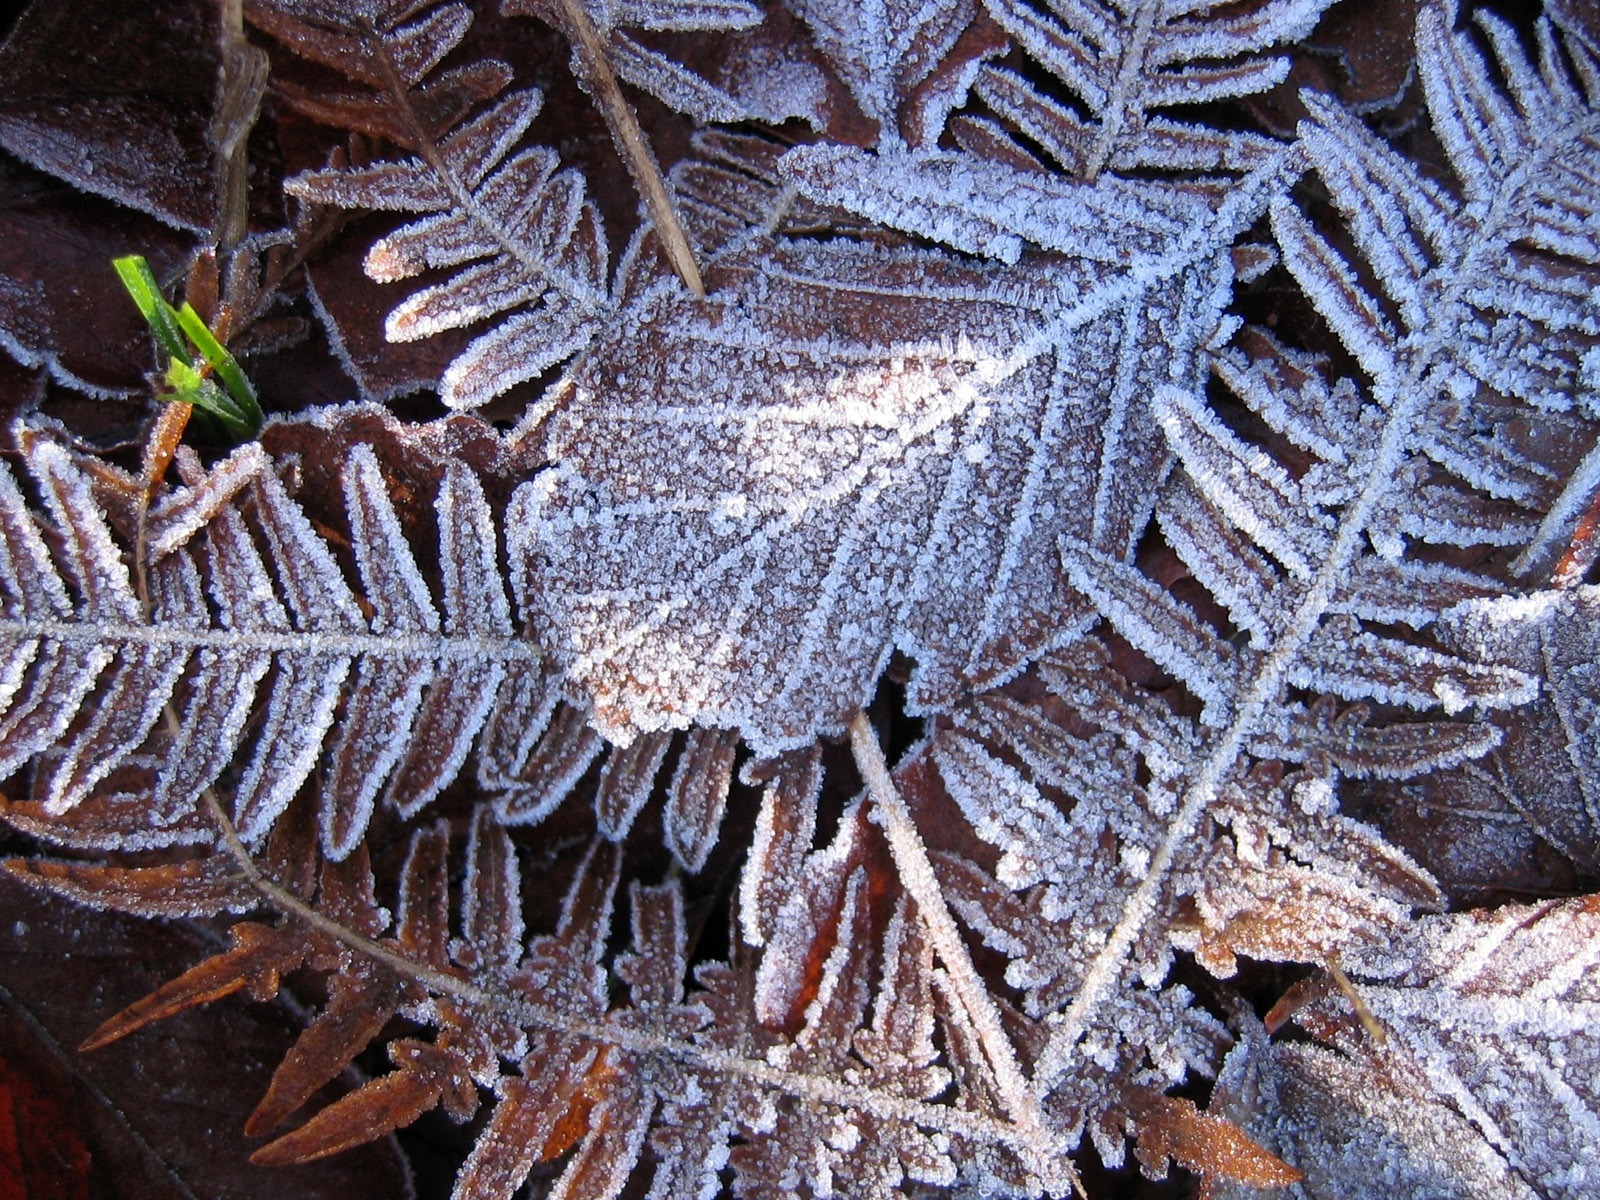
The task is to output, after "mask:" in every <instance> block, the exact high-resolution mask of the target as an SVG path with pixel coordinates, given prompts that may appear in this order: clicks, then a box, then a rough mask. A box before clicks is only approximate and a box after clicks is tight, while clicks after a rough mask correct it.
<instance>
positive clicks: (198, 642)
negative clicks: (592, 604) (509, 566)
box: [0, 434, 541, 858]
mask: <svg viewBox="0 0 1600 1200" xmlns="http://www.w3.org/2000/svg"><path fill="white" fill-rule="evenodd" d="M23 442H24V446H25V451H26V462H27V465H28V469H29V472H30V474H31V475H32V476H33V478H34V480H35V481H36V485H37V487H38V488H39V491H40V493H41V495H42V496H43V498H44V500H45V508H46V511H47V513H48V515H49V519H50V525H51V528H52V530H53V531H54V533H55V535H56V538H57V545H58V549H57V550H56V551H55V553H54V554H52V553H51V552H50V551H49V550H48V549H47V548H46V543H45V541H44V540H43V538H42V536H41V529H40V526H39V523H38V521H37V519H36V518H35V517H34V516H33V515H32V514H31V513H30V512H29V511H28V509H27V508H26V506H25V504H24V502H23V498H22V493H21V491H20V489H19V487H18V485H17V483H16V482H15V480H14V479H13V478H12V477H11V476H10V474H9V473H7V474H6V475H5V476H4V477H3V478H0V520H3V522H4V526H5V529H6V531H7V532H6V537H5V541H6V555H5V560H4V562H3V564H0V568H3V576H4V579H3V586H4V589H5V592H6V596H7V611H6V619H5V626H4V637H5V644H6V649H5V654H6V681H5V689H4V701H5V709H4V714H3V716H0V736H3V738H4V744H5V748H6V754H5V758H4V760H3V762H0V769H3V771H4V773H5V774H7V775H10V774H14V773H15V772H16V771H18V770H19V769H20V768H21V767H22V766H24V765H25V764H26V763H28V762H29V761H33V762H34V763H35V771H34V795H35V798H36V803H37V804H38V806H39V807H40V808H41V810H42V812H43V813H44V814H61V813H65V812H66V811H67V810H69V809H72V808H74V807H75V806H77V805H80V804H83V803H85V802H87V801H90V800H91V799H95V800H96V802H99V800H100V798H101V793H103V792H104V791H105V790H106V788H108V787H110V788H113V790H120V789H125V788H129V787H132V788H135V789H136V790H143V791H147V792H148V795H149V809H150V812H151V813H152V814H153V815H152V819H151V823H150V828H149V829H148V830H147V832H146V834H145V840H146V841H148V842H151V843H160V842H162V841H164V840H166V838H165V837H164V832H163V827H164V826H171V827H172V829H173V831H174V832H176V833H178V834H183V833H184V832H185V831H186V830H187V829H188V828H189V824H188V823H186V820H187V818H188V814H190V813H191V812H192V811H193V809H194V806H195V804H196V802H197V800H198V798H199V796H200V794H201V792H202V791H203V790H204V789H207V788H212V787H223V783H222V781H223V779H224V774H225V773H226V786H225V787H223V790H224V791H225V792H226V793H227V794H228V795H229V796H230V797H231V802H232V812H233V816H234V819H235V821H236V823H237V824H238V826H239V829H240V831H241V833H242V834H243V835H244V836H245V837H246V838H247V839H249V840H250V841H253V842H254V841H259V840H260V839H261V838H262V837H263V836H264V835H265V834H266V833H267V832H268V830H270V829H271V827H272V826H273V824H274V822H275V821H276V820H277V818H278V817H279V815H280V814H281V813H282V812H283V810H284V808H285V807H286V806H287V805H288V804H289V802H290V801H291V800H292V799H293V798H294V797H295V795H296V794H297V793H298V792H299V791H300V789H301V787H302V785H303V784H305V782H306V781H307V780H308V779H309V778H310V777H311V775H312V773H313V772H314V771H317V772H319V773H320V775H321V777H322V788H321V795H322V798H323V799H322V812H321V818H320V820H321V827H322V838H323V842H324V845H325V847H326V849H327V851H328V852H329V853H330V854H331V855H333V856H334V857H336V858H337V857H343V856H344V855H346V854H348V853H349V852H350V851H351V849H352V848H353V847H355V846H356V845H357V843H359V842H360V840H361V838H362V836H363V835H364V833H365V830H366V827H367V823H368V820H369V819H370V816H371V814H372V811H373V806H374V804H375V803H376V802H377V801H378V800H379V799H380V797H381V798H382V799H384V800H385V801H386V802H387V803H389V804H391V805H393V806H395V807H396V808H397V809H398V810H399V811H401V812H402V813H406V814H411V813H414V812H416V811H417V810H418V809H419V808H421V807H422V806H423V805H425V804H427V803H428V801H429V800H430V799H431V798H432V797H434V796H435V795H437V794H438V792H439V791H440V790H442V789H443V788H444V787H445V786H446V785H448V784H449V783H450V781H451V780H452V779H453V778H454V777H455V776H456V775H457V774H458V773H459V771H460V769H461V766H462V764H463V762H464V761H465V759H466V756H467V754H468V752H469V750H470V749H471V746H472V743H473V740H474V738H475V737H476V736H477V734H478V732H479V730H480V728H481V727H483V725H484V723H485V721H486V720H487V719H488V717H489V714H490V710H491V709H492V708H495V707H496V706H504V705H506V704H508V703H511V702H512V701H513V700H514V698H515V697H517V696H519V695H522V694H524V693H525V692H526V691H527V690H528V688H527V685H526V681H527V680H529V679H530V678H536V677H537V676H538V675H539V672H540V670H541V665H540V664H541V655H540V654H539V652H538V651H537V650H536V649H535V648H534V647H533V646H532V645H531V644H529V643H528V642H526V641H524V640H523V639H521V638H519V637H517V636H516V635H515V633H514V630H513V627H512V624H511V611H510V608H509V605H508V603H507V600H506V596H505V590H504V585H503V583H502V582H501V574H500V568H499V564H498V561H497V551H496V535H495V528H494V524H493V522H492V520H491V519H490V516H489V511H488V506H487V503H486V502H485V500H484V496H483V493H482V490H481V488H480V487H479V485H478V483H477V481H476V480H475V479H474V477H473V476H472V474H471V472H470V471H468V470H467V469H466V468H465V467H461V466H453V467H451V468H449V469H448V470H447V471H446V472H445V474H444V478H443V480H442V482H441V484H440V488H439V492H438V499H437V508H438V512H439V516H440V521H439V528H440V539H441V540H440V545H439V564H440V583H441V587H440V591H441V593H442V595H441V596H440V598H439V600H438V601H436V600H435V598H434V594H433V592H432V590H431V589H430V588H429V586H428V585H427V584H426V582H425V581H424V579H423V575H422V573H421V570H420V568H419V567H418V565H417V561H416V558H415V556H414V554H413V552H412V550H411V548H410V545H409V543H408V542H407V540H406V538H405V536H404V534H403V533H402V532H401V529H400V524H399V521H398V519H397V517H396V515H395V512H394V509H393V507H392V505H391V503H390V501H389V498H388V490H387V487H386V485H385V484H384V482H383V478H382V475H381V473H380V470H379V467H378V464H377V460H376V458H375V457H374V455H373V453H372V451H371V450H370V449H368V448H366V447H361V446H358V447H357V448H356V449H354V450H352V451H351V452H350V454H349V456H348V458H347V460H346V463H345V471H344V496H345V511H346V513H347V516H348V520H349V524H350V533H351V548H352V551H353V554H354V557H355V565H356V576H357V578H358V580H359V582H358V583H357V584H356V585H355V586H354V587H352V585H351V583H350V582H348V581H347V578H346V576H345V574H344V571H343V570H342V568H341V567H340V565H339V562H338V560H337V558H336V556H335V554H334V553H333V551H332V550H331V549H330V547H329V545H328V543H327V542H326V541H325V539H324V538H323V536H322V535H321V534H319V533H318V532H317V530H316V528H315V527H314V526H313V525H312V523H311V522H310V521H309V520H308V519H307V517H306V515H305V513H304V512H303V511H302V510H301V508H300V507H299V506H298V505H297V504H296V503H295V501H294V500H293V499H291V498H290V497H289V495H288V493H287V491H286V490H285V488H284V486H283V484H282V483H281V482H280V481H279V479H278V477H277V475H276V474H275V473H274V471H273V469H272V465H271V462H270V460H269V459H268V458H267V457H266V455H265V454H264V452H263V451H262V450H261V449H260V447H259V446H258V445H255V444H252V445H249V446H246V447H243V448H241V449H240V450H239V451H237V452H235V454H234V455H233V457H232V458H230V459H228V460H226V461H225V462H224V463H223V464H221V465H220V466H219V467H218V468H216V470H215V471H214V472H213V473H212V474H211V475H210V476H195V477H193V479H192V481H191V486H189V487H188V488H185V489H179V490H177V491H175V492H173V493H171V494H170V496H169V497H168V498H167V499H166V500H165V501H163V502H161V503H158V504H157V505H156V506H155V507H154V508H153V509H152V510H151V513H150V519H149V523H148V527H147V532H148V541H147V545H148V548H149V549H148V554H149V558H148V561H147V562H146V563H145V564H144V571H145V575H146V578H147V586H148V595H149V604H148V608H146V607H145V605H144V604H142V603H141V599H140V593H139V591H138V589H137V588H136V585H135V576H134V575H133V574H132V572H131V570H130V562H129V558H128V555H127V554H126V553H125V551H124V545H129V546H131V538H130V539H129V541H128V542H124V541H123V540H122V537H123V534H120V533H116V532H114V531H113V529H112V527H111V526H110V525H108V524H107V521H106V518H105V516H104V515H103V509H102V507H101V503H100V499H99V498H98V497H97V495H96V491H95V488H94V486H93V485H92V484H91V482H90V480H89V479H88V478H87V477H86V476H85V475H84V474H83V473H82V471H81V470H80V469H79V468H78V467H77V466H76V465H75V464H74V462H73V460H72V458H71V456H70V455H69V454H68V453H67V452H66V451H65V450H64V449H63V448H62V447H61V446H59V445H58V444H57V443H56V442H54V441H53V440H51V439H49V438H48V437H44V436H41V435H37V434H27V435H25V436H24V438H23ZM236 496H239V497H241V498H242V503H240V504H235V503H233V500H234V498H235V497H236ZM133 569H135V570H136V569H138V565H137V564H133ZM358 597H360V598H361V599H362V600H364V602H365V603H366V604H367V605H369V606H370V611H363V608H362V606H361V604H360V603H358ZM252 714H255V715H254V719H253V721H252ZM510 719H512V720H516V719H517V718H516V717H515V716H514V715H513V716H511V717H510ZM247 722H248V723H250V724H251V726H252V727H251V728H250V729H249V732H248V734H247ZM130 775H131V778H130V777H126V776H130ZM18 807H20V808H23V809H26V808H27V806H26V805H21V806H18Z"/></svg>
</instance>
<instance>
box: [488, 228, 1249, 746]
mask: <svg viewBox="0 0 1600 1200" xmlns="http://www.w3.org/2000/svg"><path fill="white" fill-rule="evenodd" d="M1184 232H1190V233H1192V231H1184ZM1201 244H1202V245H1203V244H1204V243H1203V242H1202V243H1201ZM1191 256H1192V257H1191ZM1196 259H1197V260H1198V261H1195V260H1196ZM1157 266H1164V267H1165V271H1164V272H1161V273H1158V271H1157V270H1154V269H1152V270H1151V271H1150V272H1149V274H1150V275H1153V276H1155V277H1156V278H1160V277H1161V274H1163V273H1164V274H1165V276H1166V279H1165V280H1164V282H1163V283H1162V284H1161V286H1160V287H1159V288H1158V287H1157V286H1155V280H1154V279H1149V280H1148V281H1147V280H1146V279H1145V278H1141V277H1139V276H1134V277H1133V278H1131V279H1127V280H1123V279H1118V278H1117V277H1115V276H1113V277H1112V278H1111V279H1110V280H1106V281H1104V282H1101V283H1099V284H1098V285H1095V284H1093V283H1090V282H1089V281H1090V280H1092V279H1093V278H1094V277H1095V275H1096V274H1098V271H1097V269H1096V268H1095V267H1093V266H1092V265H1091V264H1089V263H1076V262H1070V261H1069V262H1067V263H1064V264H1058V265H1056V266H1055V268H1054V270H1052V271H1050V272H1046V271H1045V270H1044V268H1043V264H1039V265H1033V264H1023V265H1020V266H1019V267H1018V268H1016V269H1006V268H998V267H997V268H984V267H974V266H970V265H967V264H965V263H962V262H959V261H957V260H954V259H951V258H948V257H946V256H942V255H933V254H928V253H918V254H911V253H904V252H902V253H889V252H884V251H868V250H862V249H856V248H851V247H843V246H839V247H809V246H805V245H795V246H793V247H790V248H787V249H784V250H781V251H779V252H777V253H775V254H773V255H771V256H767V255H756V254H743V255H739V256H737V257H730V258H729V259H726V260H724V262H723V263H722V264H721V265H719V268H718V271H719V274H717V275H715V276H713V278H714V279H716V281H717V284H718V291H717V295H716V296H715V297H713V298H712V299H710V300H707V301H694V300H691V299H689V298H687V297H684V296H682V295H680V294H678V293H676V292H675V291H672V290H668V289H657V290H655V291H653V292H649V293H646V294H645V295H644V296H643V297H641V299H639V300H638V301H636V307H635V308H634V309H633V310H632V311H631V312H630V314H629V317H628V320H627V323H626V325H625V328H628V329H632V328H633V327H635V326H636V325H637V326H641V327H643V328H645V329H648V331H649V332H648V334H647V335H646V336H644V337H643V338H639V337H633V336H625V337H616V336H613V337H611V338H608V339H607V340H606V341H605V342H603V343H601V344H600V345H598V346H597V347H596V348H595V349H594V350H592V351H591V352H590V353H589V354H588V355H587V356H586V357H585V359H584V360H583V362H582V364H581V365H580V366H579V368H578V369H577V370H576V371H575V372H574V373H573V376H572V378H571V380H570V382H569V383H568V384H567V385H566V388H565V390H564V391H563V393H562V394H561V395H560V396H559V398H558V399H557V400H556V402H555V407H554V410H553V411H552V412H551V413H550V414H549V415H548V416H546V417H544V418H543V420H542V421H541V422H540V423H539V425H538V426H536V427H535V429H534V430H533V434H534V435H536V436H538V437H539V438H540V439H542V440H541V442H540V444H541V446H542V448H543V452H544V454H545V455H546V456H547V457H549V458H550V459H552V460H554V461H555V463H556V466H555V468H554V469H553V470H552V471H550V472H548V473H546V474H545V475H543V476H541V477H540V478H539V479H538V480H536V481H535V482H533V483H531V484H529V485H527V486H526V487H525V488H524V489H522V490H521V491H520V492H519V493H518V497H517V500H516V503H515V505H514V508H513V514H512V516H511V529H512V547H511V553H512V557H513V559H514V562H515V564H516V565H515V570H516V571H517V572H518V575H517V581H518V583H519V585H520V586H521V587H522V588H523V589H524V595H525V597H526V599H525V602H526V603H527V604H528V605H529V606H530V607H531V608H532V609H534V610H537V611H538V612H540V613H542V614H544V616H543V617H542V618H541V619H540V622H541V634H542V637H543V640H544V641H545V643H546V644H547V645H549V646H551V647H552V648H553V649H555V650H556V652H557V653H558V654H559V655H560V656H561V661H562V666H563V669H564V670H565V672H566V673H567V674H568V676H569V677H570V678H571V679H572V680H573V681H574V682H575V683H576V684H578V685H579V686H580V687H582V688H584V689H585V691H586V692H587V693H588V695H589V696H590V697H591V698H592V699H593V701H594V704H595V708H596V715H597V719H598V720H599V721H600V723H601V728H602V729H603V730H604V731H606V732H608V733H609V734H611V735H613V736H616V737H620V738H629V737H631V736H633V734H634V733H635V732H636V731H641V730H654V729H662V728H673V727H681V726H685V725H688V724H691V723H701V724H708V725H714V726H722V727H732V728H737V729H738V730H739V731H740V732H741V733H742V734H743V735H744V736H745V738H746V739H747V740H748V741H749V742H750V743H751V745H752V746H753V747H754V748H755V749H756V750H757V751H758V752H762V753H770V752H772V751H776V750H781V749H788V748H791V747H795V746H799V745H802V744H804V743H805V742H807V741H809V740H811V739H812V738H813V737H814V736H816V734H817V733H819V732H822V731H826V730H837V729H839V728H840V727H841V726H842V725H843V724H844V723H845V721H846V719H847V718H848V716H849V714H850V713H851V712H852V711H854V710H855V709H856V708H858V707H860V706H861V705H862V704H863V703H864V702H865V701H866V699H867V698H868V697H869V695H870V693H871V689H872V687H873V684H874V683H875V681H876V679H877V677H878V675H879V674H880V673H881V671H882V670H883V667H884V665H885V663H886V661H887V659H888V656H889V653H890V652H891V651H892V650H894V649H901V650H903V651H905V652H906V653H908V654H909V655H910V656H911V657H912V658H914V659H916V660H917V664H918V666H917V671H916V673H915V675H914V676H913V679H912V682H911V699H912V704H913V706H914V707H915V708H917V709H924V710H925V709H929V708H932V707H934V706H937V705H938V704H940V703H942V702H943V701H944V700H945V699H946V698H948V697H951V696H953V695H954V694H956V693H957V692H958V691H959V690H960V689H961V688H963V687H968V686H972V685H974V684H979V683H983V682H986V681H991V680H994V679H997V678H1003V677H1004V676H1006V675H1008V674H1012V673H1014V672H1015V671H1016V670H1017V668H1018V667H1019V666H1020V665H1021V664H1022V663H1023V662H1024V661H1025V659H1026V657H1027V656H1029V655H1031V654H1034V653H1037V652H1038V651H1039V650H1040V649H1043V648H1045V647H1047V646H1048V645H1050V644H1051V643H1053V642H1057V641H1060V640H1062V639H1063V638H1064V637H1065V636H1067V635H1069V634H1070V633H1072V632H1074V624H1075V623H1076V621H1077V620H1078V617H1077V615H1076V614H1079V613H1082V612H1083V611H1084V610H1082V609H1081V608H1080V607H1079V605H1078V603H1077V601H1075V599H1074V598H1073V595H1072V590H1071V588H1070V586H1069V585H1068V584H1067V583H1066V582H1065V581H1064V580H1063V579H1062V578H1061V575H1060V573H1059V572H1058V571H1057V570H1055V569H1054V566H1053V563H1054V560H1055V558H1056V545H1057V543H1058V542H1059V541H1060V540H1061V539H1063V538H1066V539H1068V540H1070V541H1073V542H1076V543H1082V544H1084V545H1088V546H1092V547H1095V548H1097V549H1099V550H1101V551H1102V552H1103V553H1105V554H1108V555H1111V556H1114V557H1121V556H1123V555H1126V554H1127V553H1128V551H1129V549H1130V548H1131V545H1132V542H1133V539H1134V538H1135V537H1136V536H1137V534H1138V532H1139V530H1140V529H1141V527H1142V523H1143V521H1144V520H1145V517H1146V513H1147V505H1148V503H1149V491H1150V488H1151V487H1152V486H1153V484H1154V482H1155V480H1156V479H1157V478H1158V476H1159V472H1160V470H1161V469H1162V465H1163V460H1164V457H1165V456H1164V455H1162V454H1161V453H1160V452H1159V448H1157V447H1154V446H1153V445H1152V443H1151V440H1150V438H1149V437H1148V435H1147V434H1146V433H1145V432H1144V430H1145V418H1144V417H1143V415H1142V414H1141V413H1140V411H1139V410H1138V407H1137V405H1136V403H1135V400H1136V397H1137V396H1138V395H1139V394H1140V393H1141V392H1142V391H1144V390H1146V389H1148V388H1149V387H1151V386H1152V385H1155V384H1157V383H1158V382H1159V383H1167V382H1168V381H1171V382H1174V383H1177V384H1179V385H1187V386H1193V382H1192V381H1193V379H1194V372H1195V370H1196V359H1195V357H1194V355H1195V352H1196V351H1197V350H1198V348H1199V346H1200V345H1201V344H1203V342H1204V340H1205V339H1206V338H1207V337H1208V336H1209V335H1210V333H1211V331H1212V328H1213V325H1214V322H1215V321H1216V320H1217V316H1218V312H1219V308H1220V305H1221V303H1222V300H1223V296H1224V294H1225V293H1224V289H1225V288H1226V286H1227V283H1228V280H1229V275H1230V271H1229V267H1228V264H1227V263H1226V262H1219V261H1217V260H1216V259H1215V258H1212V257H1210V256H1209V255H1207V256H1201V255H1198V254H1196V253H1195V251H1194V250H1193V249H1192V248H1191V246H1190V245H1186V244H1184V243H1182V242H1180V244H1179V246H1178V247H1177V248H1176V249H1174V250H1171V251H1170V252H1169V254H1168V256H1167V258H1166V259H1165V261H1164V262H1162V261H1161V260H1157ZM1071 279H1078V280H1082V281H1084V283H1085V286H1086V287H1087V289H1088V290H1086V291H1082V290H1079V289H1078V288H1077V287H1073V286H1071V285H1070V284H1069V283H1068V282H1067V281H1068V280H1071ZM889 280H894V281H896V286H894V287H893V288H892V289H887V290H886V287H885V284H886V283H887V281H889ZM1158 344H1159V346H1160V349H1159V350H1157V348H1156V347H1157V345H1158ZM1106 364H1111V369H1110V370H1106ZM1152 450H1154V451H1156V452H1155V453H1154V454H1152ZM691 663H692V664H693V669H692V670H691V669H689V667H690V664H691Z"/></svg>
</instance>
